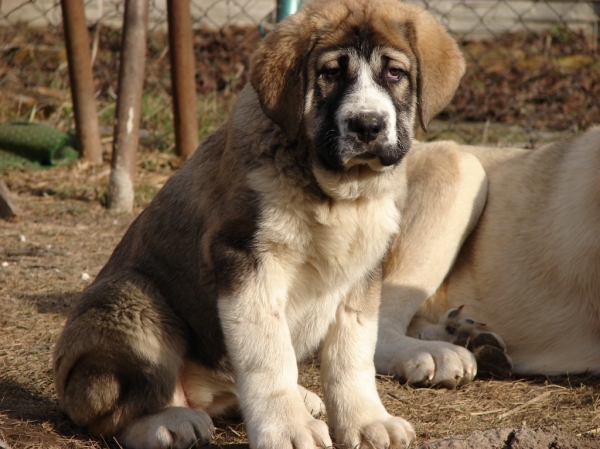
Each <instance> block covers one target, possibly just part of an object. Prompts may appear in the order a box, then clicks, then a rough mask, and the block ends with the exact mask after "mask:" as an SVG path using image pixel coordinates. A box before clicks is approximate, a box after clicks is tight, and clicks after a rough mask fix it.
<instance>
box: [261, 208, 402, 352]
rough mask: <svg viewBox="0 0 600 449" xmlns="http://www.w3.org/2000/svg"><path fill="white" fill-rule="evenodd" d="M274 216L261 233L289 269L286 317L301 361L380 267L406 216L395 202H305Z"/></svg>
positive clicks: (264, 223)
mask: <svg viewBox="0 0 600 449" xmlns="http://www.w3.org/2000/svg"><path fill="white" fill-rule="evenodd" d="M309 206H310V207H309ZM269 215H271V217H272V218H273V220H265V221H264V222H263V226H262V232H261V234H262V238H264V239H265V243H266V241H267V240H268V241H269V243H268V246H269V247H270V248H271V249H272V250H273V251H274V252H276V253H279V254H278V257H279V259H280V260H282V261H284V263H285V264H286V272H287V273H286V277H287V279H288V282H287V284H288V285H287V292H288V294H287V299H286V317H287V321H288V325H289V328H290V334H291V336H292V341H293V343H294V346H295V348H296V352H297V354H298V356H300V357H301V356H302V354H303V353H305V352H307V351H310V350H311V349H312V348H314V346H316V345H317V344H318V342H319V341H320V339H321V338H322V337H323V335H324V333H325V332H326V330H327V328H328V326H329V324H330V323H331V322H332V321H333V320H334V318H335V312H336V310H337V308H338V306H339V304H340V302H341V301H343V299H344V298H345V297H346V295H347V294H348V292H349V291H350V289H351V288H352V287H353V286H354V285H356V284H357V283H359V282H363V281H364V280H365V278H366V276H367V275H368V273H369V272H370V271H371V270H373V269H374V268H375V267H376V266H377V265H378V264H379V263H380V261H381V258H382V257H383V255H384V252H385V250H386V248H387V245H388V242H389V239H390V237H391V235H392V234H393V233H394V232H396V231H397V228H398V224H399V219H400V217H399V213H398V211H397V209H396V207H395V203H394V201H393V199H392V198H382V199H378V200H362V199H359V200H356V201H346V202H337V203H334V204H333V205H331V204H319V205H314V204H311V205H303V204H302V203H300V204H299V205H296V207H290V208H285V209H279V210H278V211H277V212H275V211H274V210H272V211H271V214H266V216H269ZM275 217H276V219H275ZM282 223H286V226H282Z"/></svg>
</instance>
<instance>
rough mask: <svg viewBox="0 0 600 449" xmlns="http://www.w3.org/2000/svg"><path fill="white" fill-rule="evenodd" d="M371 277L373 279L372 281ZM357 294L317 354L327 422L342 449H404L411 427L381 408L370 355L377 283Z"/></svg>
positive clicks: (343, 306) (374, 335) (374, 331)
mask: <svg viewBox="0 0 600 449" xmlns="http://www.w3.org/2000/svg"><path fill="white" fill-rule="evenodd" d="M373 277H376V276H375V275H374V276H373ZM368 282H370V284H371V285H369V283H366V285H365V286H360V287H358V288H356V289H355V290H354V291H353V292H352V293H351V294H350V295H349V296H348V298H346V301H345V302H344V303H342V304H341V305H340V307H339V308H338V310H337V313H336V317H335V322H334V323H333V324H332V325H331V327H330V329H329V332H328V334H327V337H326V339H325V341H324V342H323V347H322V349H321V379H322V384H323V390H324V393H325V403H326V406H327V414H328V422H329V425H330V427H331V428H332V430H333V432H334V434H335V439H336V442H337V443H338V444H341V445H343V446H344V447H345V448H348V449H350V448H355V447H370V448H374V449H384V448H391V449H399V448H405V447H407V446H408V445H409V443H410V441H411V440H412V439H413V438H414V435H415V433H414V431H413V429H412V427H411V425H410V424H409V423H408V422H406V421H405V420H404V419H402V418H398V417H395V416H391V415H390V414H388V412H387V411H386V410H385V408H384V407H383V404H382V403H381V400H380V398H379V394H378V393H377V386H376V383H375V367H374V365H373V355H374V352H375V342H376V339H377V311H378V306H379V296H380V292H381V279H380V278H379V279H375V280H369V281H368Z"/></svg>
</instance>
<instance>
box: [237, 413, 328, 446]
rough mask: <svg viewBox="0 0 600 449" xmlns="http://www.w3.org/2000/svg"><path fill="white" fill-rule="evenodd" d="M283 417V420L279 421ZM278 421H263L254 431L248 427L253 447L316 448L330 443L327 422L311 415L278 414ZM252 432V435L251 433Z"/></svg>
mask: <svg viewBox="0 0 600 449" xmlns="http://www.w3.org/2000/svg"><path fill="white" fill-rule="evenodd" d="M282 419H283V421H284V422H281V421H282ZM278 421H279V423H273V422H265V423H264V425H263V426H261V428H259V429H257V431H256V432H252V431H251V430H250V429H248V435H249V438H250V447H252V448H255V449H317V448H327V447H330V446H331V445H332V442H331V438H330V437H329V430H328V429H327V424H325V423H324V422H323V421H320V420H318V419H315V418H313V417H310V418H308V419H307V418H303V417H298V416H280V417H279V418H278ZM253 433H254V437H253V435H252V434H253Z"/></svg>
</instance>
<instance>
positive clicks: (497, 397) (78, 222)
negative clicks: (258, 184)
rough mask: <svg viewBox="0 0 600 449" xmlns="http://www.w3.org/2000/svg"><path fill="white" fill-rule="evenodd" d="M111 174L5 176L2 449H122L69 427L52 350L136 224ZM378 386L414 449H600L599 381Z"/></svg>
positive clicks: (157, 159)
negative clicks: (14, 202) (111, 188)
mask: <svg viewBox="0 0 600 449" xmlns="http://www.w3.org/2000/svg"><path fill="white" fill-rule="evenodd" d="M178 164H179V162H178V161H177V159H175V158H174V156H169V155H165V154H161V153H144V154H142V160H141V161H140V164H139V166H140V169H139V173H138V182H137V185H138V187H137V191H136V198H137V208H136V213H139V211H140V210H141V209H142V208H143V207H144V206H145V205H146V204H147V203H148V201H149V198H151V197H152V196H153V193H154V192H155V191H156V190H157V189H158V188H160V186H161V185H162V184H163V183H164V182H165V180H166V179H167V177H168V176H169V175H170V174H171V173H172V172H173V169H174V167H177V166H178ZM144 167H145V168H144ZM148 167H150V169H149V168H148ZM108 174H109V167H108V164H105V165H104V166H99V167H90V166H88V165H87V164H85V163H82V162H81V161H78V162H75V163H73V164H72V165H70V166H62V167H55V168H52V169H47V170H37V171H35V170H32V169H24V168H12V169H10V168H5V169H4V171H3V174H2V178H3V179H4V181H5V182H6V183H7V184H8V185H9V187H10V188H11V190H12V191H13V192H15V193H17V194H18V196H19V197H18V199H19V205H20V206H21V208H22V209H23V216H22V218H21V220H20V221H17V222H10V223H9V222H5V221H2V222H0V263H1V266H0V448H2V447H3V445H4V446H7V445H8V446H10V447H12V448H14V449H18V448H56V447H61V448H63V447H64V448H73V449H82V448H106V447H111V448H113V447H114V448H116V447H118V445H117V444H116V443H115V442H114V441H105V440H103V439H96V438H92V437H91V436H89V435H87V434H86V433H85V431H84V430H82V429H79V428H77V427H76V426H75V425H74V424H72V423H71V422H70V421H69V420H68V419H67V417H66V416H65V415H64V414H63V413H62V412H61V410H60V407H59V405H58V402H57V399H56V395H55V392H54V388H53V379H52V372H51V353H52V347H53V344H54V342H55V341H56V338H57V337H58V335H59V333H60V330H61V328H62V325H63V323H64V321H65V318H66V315H67V313H68V311H69V308H70V306H71V304H72V303H73V301H75V300H76V298H77V295H78V293H79V292H80V291H81V290H82V289H83V288H84V287H85V286H86V285H88V284H89V283H90V282H91V280H92V279H93V278H94V276H95V275H96V274H97V273H98V271H99V270H100V268H101V267H102V265H103V264H104V263H105V261H106V260H107V258H108V257H109V255H110V253H111V251H112V249H113V247H114V246H115V245H116V244H117V242H118V241H119V239H120V238H121V236H122V234H123V233H124V232H125V230H126V228H127V226H128V225H129V223H130V222H131V221H132V219H133V216H129V215H118V216H117V215H112V214H110V213H109V212H107V211H106V209H104V208H103V206H102V201H103V198H104V197H105V190H106V184H107V178H108ZM134 215H135V214H134ZM301 382H302V383H303V384H304V385H305V386H306V387H307V388H309V389H311V390H313V391H315V392H318V391H319V379H318V367H316V366H315V365H314V364H309V365H306V366H303V367H302V368H301ZM377 382H378V385H379V391H380V394H381V396H382V398H383V401H384V403H385V405H386V407H387V408H388V410H389V411H390V412H392V413H394V414H398V415H401V416H403V417H405V418H406V419H408V420H409V421H410V422H411V423H412V424H413V425H414V426H415V429H416V431H417V440H416V442H415V443H414V444H413V447H419V446H420V447H423V448H427V447H429V448H432V449H433V448H437V449H442V448H451V447H452V448H496V447H497V448H525V447H529V448H538V447H539V448H542V447H543V448H550V447H552V448H592V447H599V448H600V439H596V437H595V436H594V435H595V433H596V432H597V428H598V427H600V378H597V377H596V378H594V377H586V376H578V377H564V378H557V379H547V378H529V379H513V380H491V379H477V380H475V381H474V382H473V383H471V384H469V385H467V386H465V387H463V388H460V389H458V390H451V391H449V390H444V389H415V388H411V387H408V386H406V385H403V384H402V383H401V382H399V381H398V380H395V379H391V378H387V377H379V378H378V381H377ZM216 425H217V428H218V432H217V437H216V440H215V443H217V444H218V445H221V447H223V448H229V449H234V448H243V447H247V446H245V445H241V446H238V444H242V443H245V442H246V441H247V440H246V439H245V433H244V426H243V424H242V423H240V422H238V421H217V422H216ZM491 429H495V430H491ZM515 429H516V430H515ZM533 429H537V430H535V431H534V430H533ZM578 435H580V436H578ZM457 436H462V437H459V438H456V437H457ZM450 437H454V438H453V439H452V440H450V441H448V440H446V441H437V442H436V440H441V439H447V438H450ZM1 441H3V442H4V443H2V442H1ZM217 447H218V446H217Z"/></svg>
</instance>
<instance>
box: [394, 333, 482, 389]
mask: <svg viewBox="0 0 600 449" xmlns="http://www.w3.org/2000/svg"><path fill="white" fill-rule="evenodd" d="M411 340H412V341H411V344H409V345H406V346H405V347H404V348H401V349H400V348H399V351H398V353H397V359H396V361H395V363H394V366H393V367H392V368H393V369H392V372H390V374H394V375H397V376H398V377H400V378H402V379H403V380H405V381H407V382H408V383H410V384H413V385H418V386H425V387H429V386H432V385H441V386H443V387H446V388H456V387H458V386H460V385H464V384H466V383H469V382H471V381H472V380H473V378H474V377H475V375H476V374H477V362H476V360H475V357H474V356H473V354H472V353H471V352H470V351H469V350H467V349H466V348H463V347H460V346H456V345H454V344H451V343H446V342H443V341H422V340H415V339H411Z"/></svg>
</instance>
